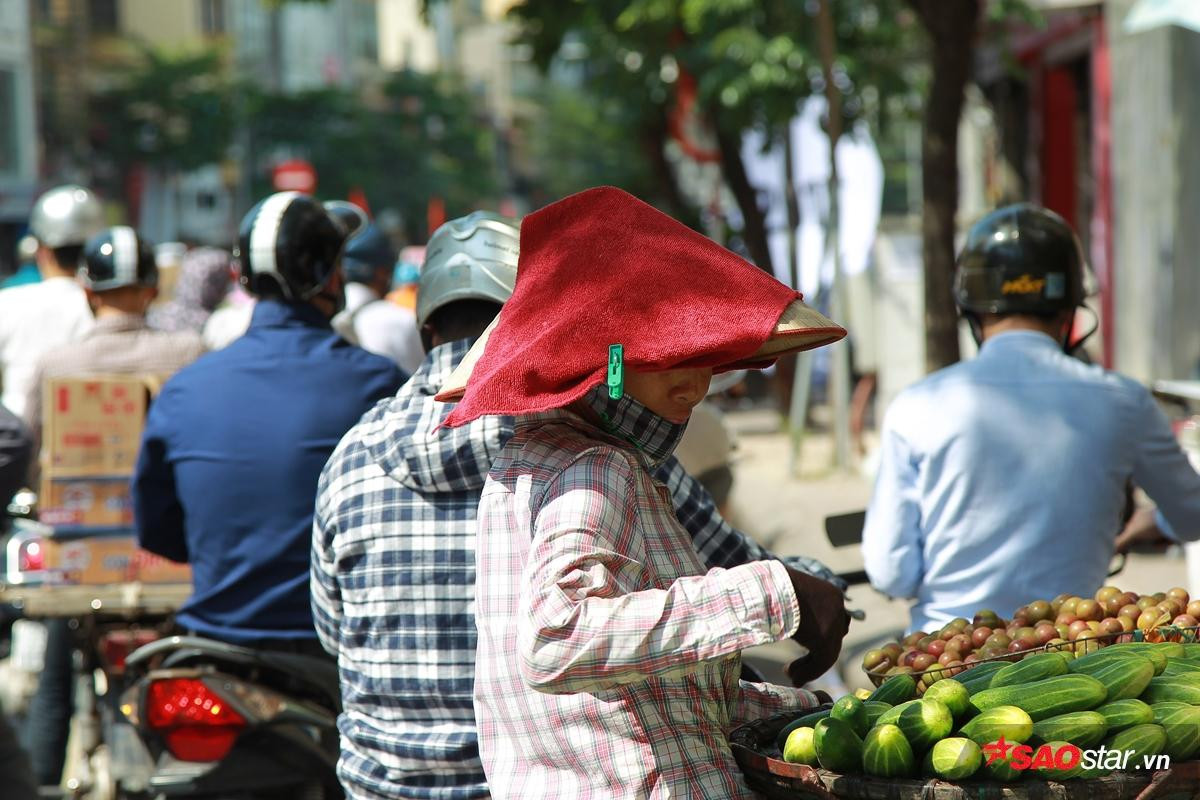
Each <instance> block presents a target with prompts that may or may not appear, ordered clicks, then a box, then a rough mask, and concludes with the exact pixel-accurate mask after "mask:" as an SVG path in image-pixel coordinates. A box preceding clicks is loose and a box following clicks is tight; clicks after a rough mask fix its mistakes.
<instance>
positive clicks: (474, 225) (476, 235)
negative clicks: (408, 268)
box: [416, 211, 521, 327]
mask: <svg viewBox="0 0 1200 800" xmlns="http://www.w3.org/2000/svg"><path fill="white" fill-rule="evenodd" d="M520 243H521V231H520V222H519V221H518V220H515V219H512V218H510V217H504V216H501V215H499V214H494V213H491V212H488V211H475V212H473V213H471V214H468V215H467V216H465V217H459V218H457V219H452V220H450V221H449V222H447V223H446V224H444V225H442V226H441V227H440V228H438V229H437V230H436V231H434V232H433V236H431V237H429V243H428V244H427V245H426V246H425V261H424V264H423V265H422V267H421V277H420V280H419V281H418V283H417V309H416V311H417V326H418V327H421V326H423V325H424V324H425V321H426V320H427V319H429V315H430V314H432V313H433V312H434V311H437V310H438V309H439V308H441V307H442V306H444V305H447V304H449V303H453V302H455V301H458V300H490V301H492V302H495V303H499V304H501V305H503V304H504V303H505V302H507V301H508V298H510V297H512V293H513V287H514V286H515V285H516V281H517V256H518V254H519V253H520Z"/></svg>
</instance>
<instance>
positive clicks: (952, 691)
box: [922, 678, 971, 719]
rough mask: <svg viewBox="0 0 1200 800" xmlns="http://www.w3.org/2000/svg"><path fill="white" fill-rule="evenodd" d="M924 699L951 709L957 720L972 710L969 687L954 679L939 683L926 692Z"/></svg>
mask: <svg viewBox="0 0 1200 800" xmlns="http://www.w3.org/2000/svg"><path fill="white" fill-rule="evenodd" d="M922 697H923V698H924V699H926V700H937V701H938V702H940V703H943V704H945V706H946V708H948V709H950V713H951V714H953V715H954V718H955V719H958V718H959V717H961V716H963V715H964V714H966V713H967V711H968V710H969V709H970V708H971V694H970V692H968V691H967V687H965V686H963V685H962V684H961V683H959V682H958V681H956V680H955V679H954V678H946V679H945V680H941V681H938V682H937V683H935V684H934V685H933V686H930V687H929V688H928V689H926V690H925V694H923V695H922Z"/></svg>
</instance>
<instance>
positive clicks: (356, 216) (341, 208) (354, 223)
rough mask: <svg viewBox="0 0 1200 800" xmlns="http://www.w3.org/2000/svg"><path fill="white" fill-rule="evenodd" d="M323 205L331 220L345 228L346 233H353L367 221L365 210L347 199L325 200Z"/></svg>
mask: <svg viewBox="0 0 1200 800" xmlns="http://www.w3.org/2000/svg"><path fill="white" fill-rule="evenodd" d="M324 206H325V210H326V211H328V212H329V216H331V217H333V221H334V222H336V223H338V224H339V225H341V226H342V227H343V228H345V229H346V235H350V234H353V233H355V232H356V231H358V229H359V228H362V227H363V226H365V225H366V224H367V223H368V222H369V220H368V219H367V212H365V211H363V210H362V209H361V208H359V207H358V206H356V205H355V204H354V203H351V202H349V201H348V200H326V201H325V203H324Z"/></svg>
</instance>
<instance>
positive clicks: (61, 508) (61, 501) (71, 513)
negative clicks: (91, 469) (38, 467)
mask: <svg viewBox="0 0 1200 800" xmlns="http://www.w3.org/2000/svg"><path fill="white" fill-rule="evenodd" d="M38 504H39V506H40V508H39V511H38V519H39V521H41V522H43V523H45V524H47V525H52V526H54V527H55V528H57V529H59V530H70V529H72V528H126V529H128V528H129V527H130V526H131V525H133V499H132V498H131V497H130V493H129V479H128V478H53V477H43V478H42V490H41V493H40V494H39V495H38Z"/></svg>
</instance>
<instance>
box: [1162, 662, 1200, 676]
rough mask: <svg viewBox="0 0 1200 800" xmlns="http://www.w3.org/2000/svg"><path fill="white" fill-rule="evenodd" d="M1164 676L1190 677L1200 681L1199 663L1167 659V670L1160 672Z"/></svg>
mask: <svg viewBox="0 0 1200 800" xmlns="http://www.w3.org/2000/svg"><path fill="white" fill-rule="evenodd" d="M1162 674H1163V675H1164V676H1168V677H1169V676H1174V675H1191V676H1193V678H1194V679H1200V661H1189V660H1188V659H1186V658H1168V659H1167V668H1166V669H1164V670H1163V671H1162Z"/></svg>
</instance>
